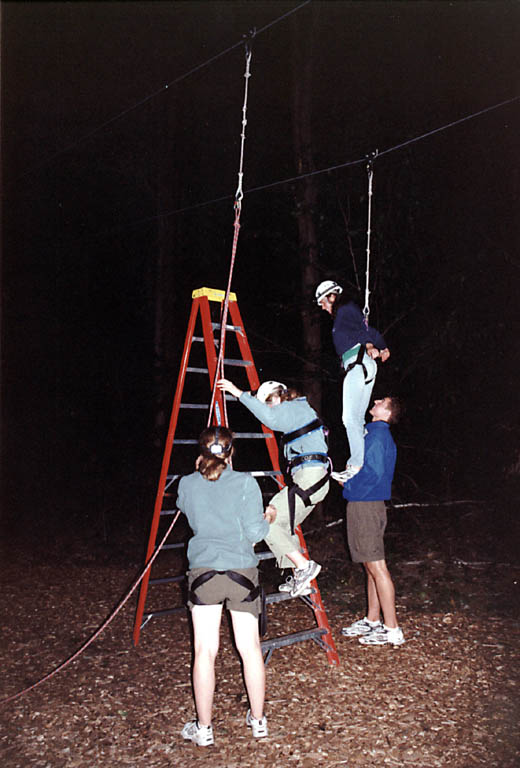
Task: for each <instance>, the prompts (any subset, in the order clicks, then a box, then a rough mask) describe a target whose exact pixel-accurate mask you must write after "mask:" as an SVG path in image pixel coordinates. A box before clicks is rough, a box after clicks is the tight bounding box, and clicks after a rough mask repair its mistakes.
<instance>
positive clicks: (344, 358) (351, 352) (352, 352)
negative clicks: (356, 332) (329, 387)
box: [341, 344, 361, 368]
mask: <svg viewBox="0 0 520 768" xmlns="http://www.w3.org/2000/svg"><path fill="white" fill-rule="evenodd" d="M360 346H361V344H356V345H355V346H354V347H350V349H347V350H346V352H343V354H342V355H341V362H342V363H343V368H344V367H345V366H346V364H347V363H348V361H349V360H352V359H353V358H354V357H356V355H357V354H358V352H359V348H360Z"/></svg>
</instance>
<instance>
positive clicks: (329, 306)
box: [316, 280, 390, 482]
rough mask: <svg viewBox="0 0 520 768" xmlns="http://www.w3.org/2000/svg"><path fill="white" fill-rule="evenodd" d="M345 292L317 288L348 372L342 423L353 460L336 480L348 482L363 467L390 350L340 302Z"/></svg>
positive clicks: (331, 286)
mask: <svg viewBox="0 0 520 768" xmlns="http://www.w3.org/2000/svg"><path fill="white" fill-rule="evenodd" d="M342 293H343V288H342V287H341V285H338V283H336V282H334V280H324V281H323V282H322V283H320V284H319V285H318V287H317V288H316V303H317V304H318V306H319V307H320V309H323V310H324V311H325V312H328V313H329V315H332V318H333V320H334V324H333V327H332V340H333V342H334V347H335V349H336V352H337V353H338V355H339V357H340V360H341V365H342V368H343V370H344V371H345V377H344V379H343V411H342V421H343V425H344V427H345V430H346V432H347V438H348V443H349V449H350V457H349V458H348V459H347V462H346V467H345V469H344V470H343V471H341V472H333V474H332V477H333V478H334V479H335V480H338V481H339V482H346V481H347V480H349V479H350V478H351V477H354V475H355V474H357V473H358V472H359V470H360V469H361V467H362V466H363V459H364V452H365V443H364V429H365V414H366V411H367V408H368V405H369V403H370V396H371V394H372V390H373V388H374V382H375V380H376V375H377V363H376V359H377V358H378V357H379V358H380V360H381V362H383V363H384V362H386V360H388V358H389V357H390V350H389V349H388V347H387V346H386V341H385V340H384V338H383V336H382V335H381V334H380V333H379V331H378V330H376V329H375V328H371V327H370V326H367V325H365V321H364V317H363V313H362V312H361V310H360V308H359V307H358V306H357V304H355V303H354V302H353V301H345V300H344V299H340V296H341V294H342Z"/></svg>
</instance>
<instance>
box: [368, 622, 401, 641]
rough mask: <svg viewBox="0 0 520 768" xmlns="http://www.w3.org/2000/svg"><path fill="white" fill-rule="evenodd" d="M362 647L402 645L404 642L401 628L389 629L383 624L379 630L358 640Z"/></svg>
mask: <svg viewBox="0 0 520 768" xmlns="http://www.w3.org/2000/svg"><path fill="white" fill-rule="evenodd" d="M359 642H360V643H362V644H363V645H402V644H403V643H404V642H405V639H404V635H403V630H402V629H401V627H392V628H391V629H390V628H389V627H387V626H386V624H383V625H382V627H381V629H375V630H374V631H373V632H370V633H369V634H368V635H365V636H364V637H360V638H359Z"/></svg>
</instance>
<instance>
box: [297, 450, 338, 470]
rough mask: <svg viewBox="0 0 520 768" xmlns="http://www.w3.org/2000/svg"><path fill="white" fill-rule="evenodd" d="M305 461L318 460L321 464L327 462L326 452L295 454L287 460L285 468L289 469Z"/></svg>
mask: <svg viewBox="0 0 520 768" xmlns="http://www.w3.org/2000/svg"><path fill="white" fill-rule="evenodd" d="M306 461H319V462H321V463H322V464H328V463H329V457H328V456H327V454H326V453H308V454H306V455H305V456H295V457H294V459H291V460H290V461H289V464H288V465H287V469H288V470H289V471H291V470H293V469H294V468H295V467H298V466H299V465H300V464H305V462H306Z"/></svg>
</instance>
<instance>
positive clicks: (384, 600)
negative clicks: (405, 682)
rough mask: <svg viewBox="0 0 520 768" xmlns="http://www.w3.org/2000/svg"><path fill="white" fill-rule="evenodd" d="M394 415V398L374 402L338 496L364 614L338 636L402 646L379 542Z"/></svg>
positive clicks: (388, 491)
mask: <svg viewBox="0 0 520 768" xmlns="http://www.w3.org/2000/svg"><path fill="white" fill-rule="evenodd" d="M400 412H401V404H400V402H399V400H398V399H397V398H395V397H384V398H382V399H381V400H376V401H375V402H374V405H373V406H372V408H371V409H370V411H369V413H370V415H371V416H372V422H371V423H370V424H368V425H367V427H366V436H365V460H364V463H363V466H362V468H361V469H360V471H359V472H358V473H357V474H356V475H354V477H352V478H351V479H350V480H348V481H347V482H346V483H344V484H343V496H344V498H345V499H347V500H348V504H347V536H348V545H349V549H350V554H351V556H352V561H353V562H354V563H363V567H364V568H365V571H366V575H367V597H368V611H367V615H366V616H365V618H364V619H359V620H358V621H355V622H354V623H353V624H352V625H351V626H349V627H344V628H343V629H342V630H341V633H342V635H345V636H346V637H359V642H360V643H362V644H363V645H386V644H387V643H389V644H391V645H402V644H403V643H404V641H405V640H404V636H403V632H402V630H401V628H400V627H399V625H398V623H397V616H396V612H395V590H394V584H393V582H392V578H391V576H390V573H389V571H388V568H387V565H386V561H385V549H384V542H383V535H384V532H385V528H386V507H385V501H386V500H388V499H390V496H391V492H392V480H393V477H394V469H395V460H396V455H397V451H396V446H395V442H394V439H393V437H392V435H391V432H390V424H395V423H396V422H397V421H398V419H399V415H400ZM381 613H382V614H383V623H382V622H381V619H380V615H381Z"/></svg>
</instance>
